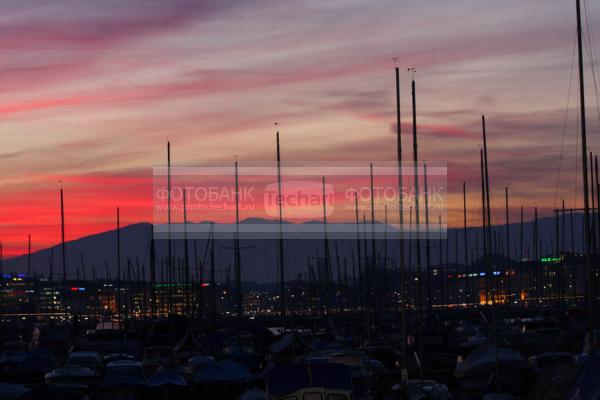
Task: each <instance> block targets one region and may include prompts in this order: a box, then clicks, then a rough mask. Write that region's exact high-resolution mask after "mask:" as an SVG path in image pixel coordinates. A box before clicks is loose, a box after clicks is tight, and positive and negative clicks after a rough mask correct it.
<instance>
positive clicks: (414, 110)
mask: <svg viewBox="0 0 600 400" xmlns="http://www.w3.org/2000/svg"><path fill="white" fill-rule="evenodd" d="M412 72H413V79H412V83H411V89H412V90H411V93H412V120H413V127H412V128H413V163H414V166H413V168H414V171H413V172H414V184H415V228H416V231H417V237H416V243H415V244H416V261H417V278H418V285H417V293H418V294H417V309H418V312H417V314H418V318H417V320H418V322H417V324H418V330H419V340H418V341H419V343H420V345H419V358H420V360H421V367H420V368H419V375H420V377H421V379H422V378H423V365H422V362H423V274H422V270H421V240H420V232H419V165H418V161H419V155H418V151H417V149H418V145H417V91H416V85H415V78H414V72H415V70H414V68H413V69H412Z"/></svg>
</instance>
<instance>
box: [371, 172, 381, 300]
mask: <svg viewBox="0 0 600 400" xmlns="http://www.w3.org/2000/svg"><path fill="white" fill-rule="evenodd" d="M369 168H370V170H369V171H370V178H371V191H370V195H371V257H372V260H371V276H372V277H374V278H375V279H373V280H371V282H370V284H369V290H370V292H369V298H372V300H373V302H374V303H375V306H377V303H378V302H377V299H376V297H377V296H373V295H372V294H375V292H377V291H378V290H379V288H378V287H377V283H378V282H379V279H378V275H377V273H378V271H377V253H376V250H375V192H374V190H373V163H371V164H369Z"/></svg>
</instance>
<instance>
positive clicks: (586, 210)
mask: <svg viewBox="0 0 600 400" xmlns="http://www.w3.org/2000/svg"><path fill="white" fill-rule="evenodd" d="M580 3H581V1H580V0H576V8H577V52H578V64H579V111H580V113H581V165H582V174H581V179H582V180H583V224H584V232H585V269H586V275H587V303H588V304H587V312H588V335H589V338H590V351H594V350H595V347H596V346H595V343H594V340H592V337H593V330H594V315H593V303H592V263H591V259H590V250H591V243H590V239H591V238H590V202H589V188H588V172H587V163H588V161H587V131H586V123H585V85H584V77H583V40H582V37H581V5H580Z"/></svg>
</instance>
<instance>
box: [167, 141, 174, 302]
mask: <svg viewBox="0 0 600 400" xmlns="http://www.w3.org/2000/svg"><path fill="white" fill-rule="evenodd" d="M167 235H168V236H167V297H168V301H169V311H168V312H169V314H170V313H172V312H173V291H172V288H171V284H172V283H173V254H172V251H173V250H172V243H171V142H169V141H167Z"/></svg>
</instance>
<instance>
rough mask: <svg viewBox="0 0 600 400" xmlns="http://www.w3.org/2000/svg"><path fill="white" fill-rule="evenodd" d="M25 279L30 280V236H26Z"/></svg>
mask: <svg viewBox="0 0 600 400" xmlns="http://www.w3.org/2000/svg"><path fill="white" fill-rule="evenodd" d="M27 277H28V278H29V279H31V235H27Z"/></svg>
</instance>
